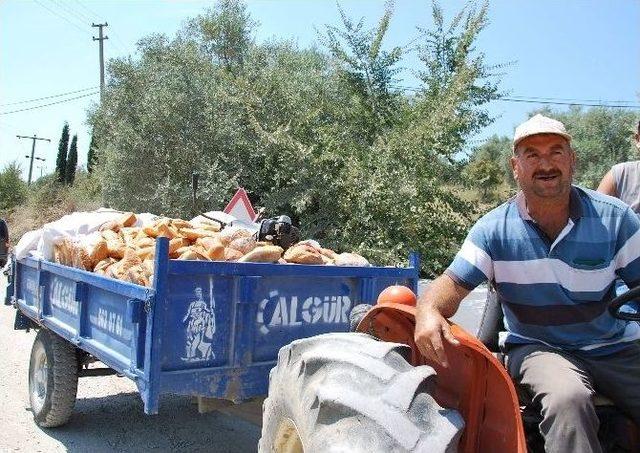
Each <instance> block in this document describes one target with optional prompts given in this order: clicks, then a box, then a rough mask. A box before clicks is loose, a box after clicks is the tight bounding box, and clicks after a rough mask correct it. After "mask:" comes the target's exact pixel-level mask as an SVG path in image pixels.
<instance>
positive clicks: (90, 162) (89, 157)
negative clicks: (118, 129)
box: [87, 134, 96, 173]
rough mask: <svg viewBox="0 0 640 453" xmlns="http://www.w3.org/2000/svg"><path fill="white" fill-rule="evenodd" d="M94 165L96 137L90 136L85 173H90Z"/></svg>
mask: <svg viewBox="0 0 640 453" xmlns="http://www.w3.org/2000/svg"><path fill="white" fill-rule="evenodd" d="M95 165H96V137H95V135H93V134H91V143H89V152H88V153H87V171H88V172H89V173H91V172H92V171H93V168H94V167H95Z"/></svg>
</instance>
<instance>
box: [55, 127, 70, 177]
mask: <svg viewBox="0 0 640 453" xmlns="http://www.w3.org/2000/svg"><path fill="white" fill-rule="evenodd" d="M68 149H69V124H68V123H66V122H65V123H64V126H62V134H61V135H60V141H59V142H58V155H57V157H56V175H57V178H58V181H59V182H65V181H66V177H65V175H66V171H67V152H68Z"/></svg>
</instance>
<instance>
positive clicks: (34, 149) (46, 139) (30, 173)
mask: <svg viewBox="0 0 640 453" xmlns="http://www.w3.org/2000/svg"><path fill="white" fill-rule="evenodd" d="M16 137H18V138H28V139H29V140H32V143H31V156H25V157H28V158H29V179H28V181H27V184H28V185H31V175H32V174H33V159H38V160H42V161H44V159H42V158H40V157H35V154H36V140H43V141H47V142H51V140H49V139H48V138H43V137H37V136H36V134H33V136H32V137H29V136H27V135H16Z"/></svg>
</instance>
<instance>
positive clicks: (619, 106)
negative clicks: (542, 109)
mask: <svg viewBox="0 0 640 453" xmlns="http://www.w3.org/2000/svg"><path fill="white" fill-rule="evenodd" d="M496 101H501V102H524V103H527V104H551V105H578V106H581V107H607V108H612V109H640V105H632V104H624V105H623V104H605V103H604V102H608V101H600V102H564V101H542V100H539V99H522V98H513V97H503V98H500V99H496ZM624 102H627V101H624Z"/></svg>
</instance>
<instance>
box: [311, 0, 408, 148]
mask: <svg viewBox="0 0 640 453" xmlns="http://www.w3.org/2000/svg"><path fill="white" fill-rule="evenodd" d="M338 10H339V12H340V18H341V20H342V27H341V28H340V27H335V26H331V25H329V26H327V27H326V31H325V34H324V35H321V40H322V42H323V43H324V45H325V46H326V47H327V49H328V50H329V52H330V54H331V56H332V57H333V58H334V63H335V64H336V65H337V74H338V77H339V80H340V81H341V82H342V83H344V85H345V87H346V93H345V94H346V95H347V96H346V99H345V101H346V102H347V105H349V106H350V109H349V110H350V121H351V122H352V123H353V122H356V124H357V126H358V129H359V130H360V131H361V135H362V139H363V140H364V142H365V143H366V144H368V145H370V144H371V143H373V141H374V140H375V138H376V137H377V136H379V135H380V134H381V133H382V132H384V130H385V128H389V127H390V126H392V125H393V122H394V120H395V119H396V118H397V110H398V107H399V102H398V101H399V94H398V90H397V89H394V88H393V87H394V85H393V84H394V83H395V77H396V75H397V74H398V72H399V71H400V68H398V63H399V61H400V58H401V57H402V49H401V48H400V47H394V48H392V49H391V50H388V51H387V50H385V49H384V48H383V41H384V38H385V36H386V34H387V31H388V29H389V24H390V21H391V18H392V16H393V2H390V3H387V5H386V8H385V12H384V14H383V16H382V18H381V19H380V21H379V22H378V26H377V27H376V28H374V29H365V28H364V18H362V19H360V20H359V21H358V22H354V21H353V20H352V19H351V18H349V17H348V16H347V15H346V13H345V12H344V10H343V9H342V8H341V7H340V5H338Z"/></svg>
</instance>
